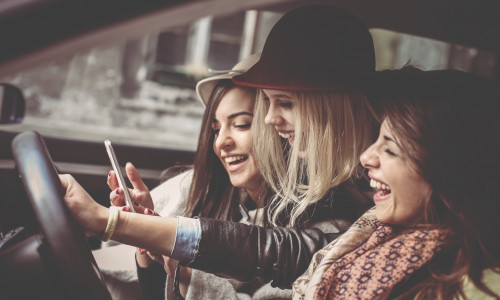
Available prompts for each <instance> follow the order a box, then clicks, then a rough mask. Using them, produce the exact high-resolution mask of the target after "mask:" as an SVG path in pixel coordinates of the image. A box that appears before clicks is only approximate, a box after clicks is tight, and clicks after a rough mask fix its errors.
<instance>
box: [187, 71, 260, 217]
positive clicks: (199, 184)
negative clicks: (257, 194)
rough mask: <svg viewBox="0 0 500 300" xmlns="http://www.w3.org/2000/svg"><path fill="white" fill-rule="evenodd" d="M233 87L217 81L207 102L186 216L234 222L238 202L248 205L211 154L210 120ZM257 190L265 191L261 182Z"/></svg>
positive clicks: (240, 191)
mask: <svg viewBox="0 0 500 300" xmlns="http://www.w3.org/2000/svg"><path fill="white" fill-rule="evenodd" d="M234 87H236V85H235V84H233V83H232V81H231V80H220V81H219V82H218V84H217V85H216V87H215V88H214V89H213V90H212V93H211V95H210V98H209V100H208V102H207V107H206V110H205V113H204V115H203V120H202V126H201V131H200V136H199V139H198V147H197V149H196V154H195V159H194V166H193V169H194V171H193V180H192V183H191V187H190V190H189V197H188V203H187V207H186V211H185V215H186V216H189V217H194V216H199V217H208V218H215V219H219V220H229V221H234V220H237V219H238V218H239V217H240V215H239V204H240V201H243V202H247V204H248V203H251V201H245V200H249V199H246V198H248V197H245V193H244V191H242V189H241V188H238V187H234V186H233V185H232V184H231V181H230V179H229V175H228V174H227V171H226V170H225V169H224V166H223V165H222V163H221V162H220V160H219V158H218V157H217V155H216V154H215V153H214V151H213V143H214V138H215V134H214V131H213V130H212V121H213V119H214V116H215V111H216V109H217V107H218V106H219V103H220V101H221V99H222V97H223V96H224V95H225V93H226V92H227V91H229V90H230V89H231V88H234ZM238 88H243V89H248V90H249V91H250V92H251V93H252V94H253V95H255V93H256V91H255V89H252V88H246V87H239V86H238ZM261 190H262V191H263V193H265V192H266V191H267V188H266V185H265V184H264V182H263V188H262V189H261ZM254 200H257V199H254Z"/></svg>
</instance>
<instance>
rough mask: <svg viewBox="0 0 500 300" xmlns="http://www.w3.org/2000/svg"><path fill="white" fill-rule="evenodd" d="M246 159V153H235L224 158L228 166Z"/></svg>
mask: <svg viewBox="0 0 500 300" xmlns="http://www.w3.org/2000/svg"><path fill="white" fill-rule="evenodd" d="M247 159H248V155H235V156H229V157H226V158H224V161H225V162H226V164H228V165H229V166H232V165H236V164H239V163H242V162H244V161H246V160H247Z"/></svg>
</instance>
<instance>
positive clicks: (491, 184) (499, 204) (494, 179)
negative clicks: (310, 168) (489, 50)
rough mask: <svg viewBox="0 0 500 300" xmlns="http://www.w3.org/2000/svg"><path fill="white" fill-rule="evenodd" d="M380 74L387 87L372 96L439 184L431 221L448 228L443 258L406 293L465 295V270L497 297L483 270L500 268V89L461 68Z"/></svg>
mask: <svg viewBox="0 0 500 300" xmlns="http://www.w3.org/2000/svg"><path fill="white" fill-rule="evenodd" d="M381 78H382V81H381V82H383V83H384V82H385V83H387V85H386V86H385V87H384V85H383V84H382V87H383V88H382V89H381V90H383V92H382V93H380V94H379V95H378V97H375V98H378V99H373V98H372V101H373V100H377V101H381V102H383V105H381V107H384V111H383V116H384V117H386V118H387V120H388V122H389V125H390V127H391V131H392V132H393V133H394V135H395V137H396V139H397V143H398V144H399V146H400V147H401V149H403V151H405V152H406V153H407V154H408V155H407V156H408V157H409V158H410V160H411V163H412V164H413V165H414V166H415V167H416V170H417V171H418V172H419V173H420V175H421V176H422V178H424V179H425V180H426V181H427V182H428V183H429V184H430V185H431V187H432V190H433V192H432V196H431V198H430V199H429V201H428V203H427V204H426V207H425V216H424V217H425V223H426V225H428V226H429V227H439V228H442V229H444V230H446V231H447V232H449V234H450V239H449V241H448V243H447V245H446V247H445V248H444V250H443V252H442V253H441V254H439V256H440V257H441V258H440V259H439V258H436V259H435V261H433V263H431V264H430V265H429V266H428V269H427V271H428V272H429V273H428V274H430V276H429V277H428V278H427V279H425V280H423V281H421V282H420V283H419V284H418V285H417V286H415V287H413V289H412V290H411V291H410V292H408V293H406V294H405V295H414V296H416V298H420V299H424V298H425V299H452V298H455V297H458V296H459V295H461V296H462V297H464V294H463V291H462V289H461V287H462V280H463V278H464V275H468V276H469V277H470V279H471V280H472V282H474V284H475V285H476V286H477V287H478V288H479V289H481V290H482V291H484V292H485V293H488V294H490V295H492V296H493V295H495V294H494V293H493V292H492V291H490V290H489V289H488V288H487V287H486V286H485V285H484V284H483V283H482V282H481V275H482V271H483V270H484V269H485V268H499V267H500V233H499V230H500V216H499V213H500V199H499V196H498V191H497V190H498V188H497V185H498V183H499V182H500V171H499V169H500V89H499V87H498V86H497V85H495V84H494V83H493V82H491V81H489V80H487V79H485V78H481V77H479V76H475V75H472V74H468V73H465V72H461V71H455V70H443V71H427V72H424V71H420V70H418V69H415V68H412V67H406V68H403V69H402V70H396V71H385V72H382V73H381ZM439 260H440V262H439V263H438V261H439ZM495 296H496V297H498V295H495Z"/></svg>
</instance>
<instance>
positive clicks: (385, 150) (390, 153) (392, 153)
mask: <svg viewBox="0 0 500 300" xmlns="http://www.w3.org/2000/svg"><path fill="white" fill-rule="evenodd" d="M384 152H385V153H387V154H389V155H390V156H398V155H397V154H396V153H394V152H392V151H391V149H389V148H386V149H384Z"/></svg>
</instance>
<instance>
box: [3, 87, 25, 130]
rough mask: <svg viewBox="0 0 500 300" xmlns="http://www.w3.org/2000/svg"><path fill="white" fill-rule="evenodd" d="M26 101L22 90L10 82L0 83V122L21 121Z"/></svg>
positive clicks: (11, 122) (12, 122)
mask: <svg viewBox="0 0 500 300" xmlns="http://www.w3.org/2000/svg"><path fill="white" fill-rule="evenodd" d="M24 110H25V103H24V97H23V93H22V92H21V90H20V89H19V88H18V87H16V86H13V85H11V84H8V83H0V124H14V123H21V122H22V121H23V119H24Z"/></svg>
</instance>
